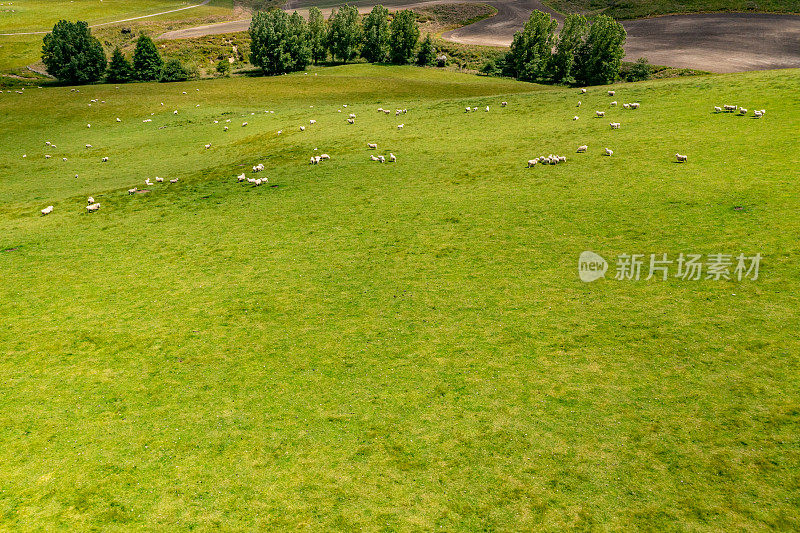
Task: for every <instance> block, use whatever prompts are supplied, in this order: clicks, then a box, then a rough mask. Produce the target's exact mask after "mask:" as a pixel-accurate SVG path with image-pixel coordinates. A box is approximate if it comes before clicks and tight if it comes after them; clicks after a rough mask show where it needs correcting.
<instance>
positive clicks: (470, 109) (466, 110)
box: [464, 106, 472, 113]
mask: <svg viewBox="0 0 800 533" xmlns="http://www.w3.org/2000/svg"><path fill="white" fill-rule="evenodd" d="M470 111H472V108H471V107H470V106H467V107H466V109H465V110H464V112H465V113H469V112H470Z"/></svg>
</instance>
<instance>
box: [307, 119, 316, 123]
mask: <svg viewBox="0 0 800 533" xmlns="http://www.w3.org/2000/svg"><path fill="white" fill-rule="evenodd" d="M308 123H309V124H316V123H317V121H316V120H314V119H313V118H312V119H311V120H309V121H308Z"/></svg>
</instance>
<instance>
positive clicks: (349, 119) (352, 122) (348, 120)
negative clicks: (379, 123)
mask: <svg viewBox="0 0 800 533" xmlns="http://www.w3.org/2000/svg"><path fill="white" fill-rule="evenodd" d="M347 123H348V124H355V123H356V120H355V119H353V118H348V119H347Z"/></svg>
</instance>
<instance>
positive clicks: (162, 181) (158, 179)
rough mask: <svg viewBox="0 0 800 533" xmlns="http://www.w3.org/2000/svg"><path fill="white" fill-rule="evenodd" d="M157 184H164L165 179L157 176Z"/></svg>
mask: <svg viewBox="0 0 800 533" xmlns="http://www.w3.org/2000/svg"><path fill="white" fill-rule="evenodd" d="M156 182H157V183H164V178H159V177H158V176H156Z"/></svg>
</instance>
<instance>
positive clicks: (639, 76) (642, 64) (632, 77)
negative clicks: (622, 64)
mask: <svg viewBox="0 0 800 533" xmlns="http://www.w3.org/2000/svg"><path fill="white" fill-rule="evenodd" d="M652 73H653V68H652V67H651V66H650V62H649V61H647V58H646V57H640V58H639V59H637V60H636V63H634V64H633V66H631V68H630V70H629V71H628V75H627V76H626V79H627V80H628V81H645V80H649V79H650V76H651V75H652Z"/></svg>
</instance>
